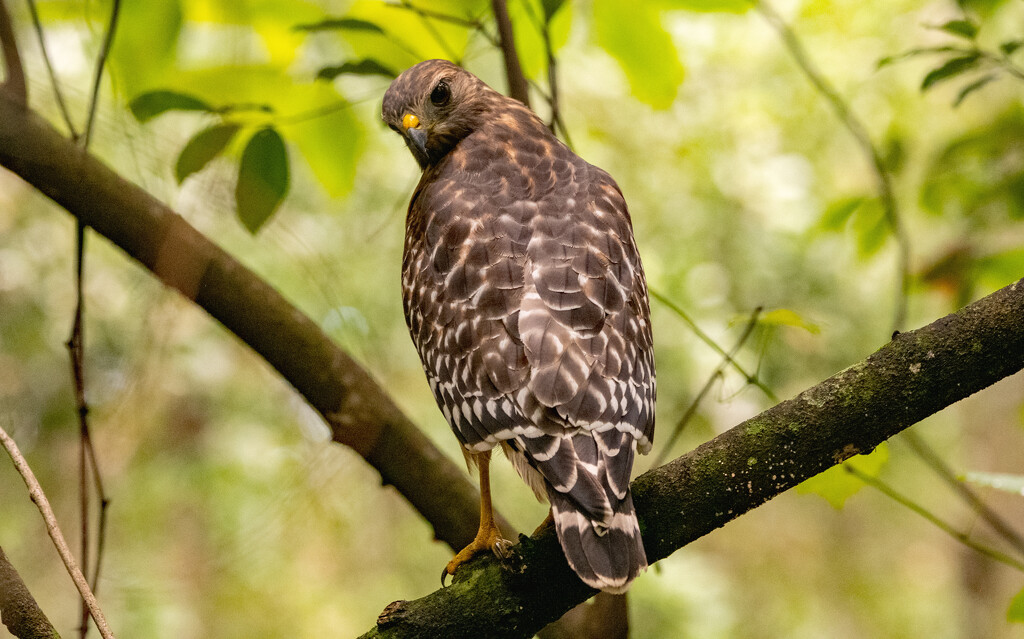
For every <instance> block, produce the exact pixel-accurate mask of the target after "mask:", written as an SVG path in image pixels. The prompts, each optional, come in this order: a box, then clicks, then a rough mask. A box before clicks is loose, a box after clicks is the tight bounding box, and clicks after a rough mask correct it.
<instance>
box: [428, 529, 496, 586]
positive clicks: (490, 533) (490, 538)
mask: <svg viewBox="0 0 1024 639" xmlns="http://www.w3.org/2000/svg"><path fill="white" fill-rule="evenodd" d="M511 547H512V542H511V541H509V540H508V539H505V538H503V537H502V536H501V531H500V530H498V527H497V526H493V525H492V526H491V527H490V528H486V529H485V528H481V529H480V530H479V531H478V532H477V534H476V537H475V538H473V541H471V542H469V545H468V546H466V547H465V548H463V549H462V550H460V551H459V554H457V555H455V556H454V557H452V560H451V561H449V562H448V565H447V566H445V567H444V570H442V571H441V586H444V581H445V579H447V578H448V575H454V574H455V571H456V570H458V569H459V566H461V565H462V564H464V563H466V562H467V561H469V560H470V559H472V558H473V557H475V556H476V555H478V554H480V553H482V552H487V551H491V552H493V553H494V556H495V557H497V558H498V559H501V560H504V559H507V558H508V557H509V549H510V548H511Z"/></svg>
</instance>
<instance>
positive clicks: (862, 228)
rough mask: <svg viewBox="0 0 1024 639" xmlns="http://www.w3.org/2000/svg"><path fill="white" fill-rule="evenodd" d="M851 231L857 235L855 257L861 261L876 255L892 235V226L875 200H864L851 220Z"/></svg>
mask: <svg viewBox="0 0 1024 639" xmlns="http://www.w3.org/2000/svg"><path fill="white" fill-rule="evenodd" d="M853 230H854V232H855V233H856V235H857V255H859V256H860V257H861V258H862V259H866V258H869V257H871V256H873V255H874V254H875V253H877V252H878V251H879V250H880V249H881V248H882V246H884V245H885V241H886V240H887V239H888V238H889V234H890V233H892V226H891V225H890V224H889V220H888V219H887V218H886V217H885V210H884V209H883V208H882V204H881V203H880V202H879V201H878V200H877V199H869V200H865V201H864V204H863V205H862V206H860V207H859V208H858V209H857V214H856V215H855V216H854V218H853Z"/></svg>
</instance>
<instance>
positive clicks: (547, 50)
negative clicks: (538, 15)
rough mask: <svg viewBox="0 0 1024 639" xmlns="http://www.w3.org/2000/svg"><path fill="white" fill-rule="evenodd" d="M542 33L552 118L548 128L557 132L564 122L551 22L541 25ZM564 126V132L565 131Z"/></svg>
mask: <svg viewBox="0 0 1024 639" xmlns="http://www.w3.org/2000/svg"><path fill="white" fill-rule="evenodd" d="M540 33H541V35H542V36H543V37H544V54H545V55H546V56H547V61H548V88H549V89H548V90H549V97H548V103H549V104H550V105H551V119H550V120H549V121H548V128H549V129H551V132H552V133H554V132H555V127H556V126H560V125H561V123H562V117H561V111H560V110H559V102H558V60H557V58H555V52H554V49H552V47H551V29H550V28H549V23H547V22H545V23H544V24H543V25H542V26H541V32H540ZM564 129H565V128H564V127H563V133H564V132H565V130H564Z"/></svg>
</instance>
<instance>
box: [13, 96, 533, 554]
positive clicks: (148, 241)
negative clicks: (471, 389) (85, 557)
mask: <svg viewBox="0 0 1024 639" xmlns="http://www.w3.org/2000/svg"><path fill="white" fill-rule="evenodd" d="M0 166H4V167H6V168H8V169H10V170H11V171H13V172H14V173H16V174H18V175H20V176H21V177H22V178H23V179H24V180H25V181H26V182H28V183H29V184H31V185H32V186H34V187H35V188H37V189H38V190H39V191H41V192H42V193H44V194H45V195H47V196H48V197H50V198H51V199H53V200H54V201H55V202H57V203H58V204H60V205H61V206H63V207H64V208H65V209H67V210H68V212H69V213H71V214H72V215H74V216H75V217H77V218H78V219H80V220H81V221H82V222H84V223H85V224H86V225H87V226H90V227H91V228H93V229H94V230H95V231H97V232H98V233H99V234H101V235H103V236H105V237H107V238H108V239H109V240H111V241H112V242H113V243H114V244H116V245H117V246H118V247H120V248H121V249H122V250H123V251H125V252H126V253H128V254H129V255H130V256H131V257H133V258H134V259H136V260H138V261H139V262H141V263H142V264H143V265H144V266H145V267H146V268H148V269H150V270H151V271H153V273H154V274H155V275H156V276H157V277H158V278H159V279H160V280H161V281H162V282H163V283H164V284H166V285H167V286H170V287H172V288H175V289H177V290H178V291H180V292H181V293H182V294H183V295H185V296H186V297H187V298H189V299H191V300H193V301H194V302H195V303H196V304H197V305H198V306H200V307H201V308H202V309H203V310H205V311H206V312H207V313H209V314H210V315H211V316H212V317H214V318H215V319H217V320H218V321H219V322H221V323H222V324H223V325H224V326H225V327H227V328H228V329H229V330H230V331H232V332H233V333H235V335H237V336H238V337H239V338H240V339H241V340H242V341H243V342H245V343H246V344H247V345H248V346H249V347H251V348H252V349H253V350H254V351H256V352H257V353H258V354H259V355H261V356H262V357H263V358H264V359H265V360H266V361H267V362H268V363H269V364H270V365H271V366H273V367H274V368H275V369H277V371H278V372H279V373H280V374H281V376H282V377H284V379H286V380H287V381H288V382H289V383H290V384H291V385H292V386H293V387H295V389H296V390H297V391H298V392H299V393H300V394H301V395H302V396H303V397H304V398H305V399H306V401H308V402H309V404H310V405H311V406H312V407H313V408H314V409H316V410H317V411H318V412H319V413H320V414H321V415H322V416H323V418H324V420H325V421H326V422H327V424H328V426H329V427H330V429H331V432H332V435H333V439H334V441H336V442H339V443H341V444H345V445H346V446H349V447H351V448H353V449H354V450H356V452H358V453H359V454H361V455H362V456H363V457H364V458H365V459H366V461H367V462H368V463H369V464H371V465H372V466H373V467H374V468H375V469H377V471H379V472H380V474H381V477H382V480H383V482H384V483H385V484H392V485H394V486H395V487H396V488H397V489H398V491H399V492H400V493H401V494H402V496H404V497H405V498H406V499H407V500H408V501H409V502H410V503H411V504H412V506H413V507H414V508H415V509H416V510H417V511H419V513H420V514H421V515H422V516H423V517H424V519H426V520H427V521H428V522H430V524H431V525H432V526H433V528H434V534H435V536H436V537H437V538H438V539H440V540H442V541H444V542H445V543H447V544H448V545H450V546H452V547H453V548H461V547H462V546H464V545H466V544H467V543H468V542H469V540H471V539H472V538H473V536H474V535H475V534H476V529H477V523H478V521H477V514H478V512H479V511H478V503H479V502H478V499H479V497H478V493H477V491H476V488H475V487H474V486H473V485H472V484H471V483H470V482H469V480H468V478H467V476H466V473H465V472H463V471H462V470H461V469H460V468H459V467H458V466H456V465H455V464H454V463H453V462H451V461H450V460H448V459H447V458H446V457H445V456H444V454H443V453H441V451H440V450H438V449H437V447H436V446H434V444H433V443H432V442H431V441H430V440H429V439H427V438H426V437H425V436H424V435H423V434H422V433H421V432H420V431H419V430H418V429H417V428H416V426H415V425H414V424H413V423H412V422H411V421H410V420H409V418H408V417H406V416H405V415H404V414H402V412H401V410H400V409H399V408H398V407H397V406H396V405H395V403H394V401H393V400H392V399H391V397H390V396H389V395H388V393H387V391H386V390H384V389H383V388H381V387H380V386H379V385H378V384H377V383H376V381H374V380H373V378H372V377H371V376H370V374H369V373H367V372H366V371H365V370H364V369H363V368H362V367H361V366H360V365H359V364H358V362H356V361H355V360H354V359H352V357H351V356H349V355H348V353H346V352H345V351H343V350H341V349H340V348H338V346H337V345H336V344H334V343H333V342H332V341H331V340H330V339H329V338H328V337H327V336H326V335H325V334H324V333H323V331H321V330H320V327H319V326H317V325H316V324H315V323H314V322H313V321H312V320H310V319H309V318H308V317H307V316H306V315H304V314H303V313H302V312H301V311H299V310H298V309H296V308H295V307H294V306H293V305H292V304H291V303H289V302H288V301H287V300H286V299H285V298H284V297H283V296H282V295H281V294H280V293H278V292H277V291H276V290H274V289H273V288H272V287H271V286H270V285H269V284H267V283H266V282H265V281H264V280H262V279H261V278H260V277H259V276H257V275H256V274H255V273H253V272H252V271H250V270H249V269H247V268H246V267H245V266H243V265H242V264H240V263H239V262H238V261H237V260H235V259H234V258H232V257H231V256H230V255H228V254H227V253H225V252H224V251H223V250H221V249H220V248H219V247H217V246H216V245H215V244H213V243H212V242H211V241H210V240H208V239H207V238H206V237H204V236H203V235H202V234H201V233H199V232H198V231H197V230H195V229H194V228H193V227H192V226H190V225H189V224H188V223H187V222H186V221H185V220H184V219H182V218H181V216H179V215H178V214H177V213H175V212H174V211H172V210H171V209H170V208H168V207H167V206H166V205H165V204H163V203H162V202H160V201H158V200H157V199H156V198H154V197H153V196H152V195H150V194H149V193H147V192H146V191H144V190H143V189H141V188H139V187H138V186H136V185H134V184H132V183H130V182H128V181H127V180H125V179H124V178H122V177H120V176H119V175H118V174H117V173H115V172H114V171H112V170H111V169H110V168H109V167H107V166H106V165H105V164H103V163H102V162H100V161H99V160H97V159H96V158H95V157H93V156H92V155H89V154H88V153H86V152H85V151H83V150H82V149H81V148H79V147H77V146H76V145H75V144H74V143H73V142H72V141H71V140H68V139H67V138H65V137H63V136H62V135H61V134H60V133H58V132H57V130H56V129H54V128H53V126H51V125H50V124H49V123H48V122H46V121H45V120H43V119H42V118H40V117H39V116H38V115H36V114H35V113H33V112H32V111H29V110H26V109H24V108H23V107H21V106H19V105H18V104H17V103H15V102H14V101H12V100H11V99H10V98H7V97H6V96H4V95H3V94H0ZM428 478H429V481H428ZM439 485H442V486H445V490H444V491H438V490H436V489H435V487H436V486H439ZM499 525H500V526H501V527H502V529H504V530H514V527H513V526H511V525H510V524H509V523H508V522H506V521H504V520H501V521H500V522H499Z"/></svg>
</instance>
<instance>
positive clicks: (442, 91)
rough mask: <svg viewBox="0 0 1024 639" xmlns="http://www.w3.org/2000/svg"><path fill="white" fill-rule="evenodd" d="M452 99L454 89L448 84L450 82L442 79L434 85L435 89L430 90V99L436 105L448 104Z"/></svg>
mask: <svg viewBox="0 0 1024 639" xmlns="http://www.w3.org/2000/svg"><path fill="white" fill-rule="evenodd" d="M451 99H452V90H451V87H449V86H448V82H446V81H445V80H441V81H440V82H438V83H437V86H436V87H434V90H433V91H431V92H430V101H431V102H432V103H433V104H434V106H444V105H446V104H448V101H449V100H451Z"/></svg>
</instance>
